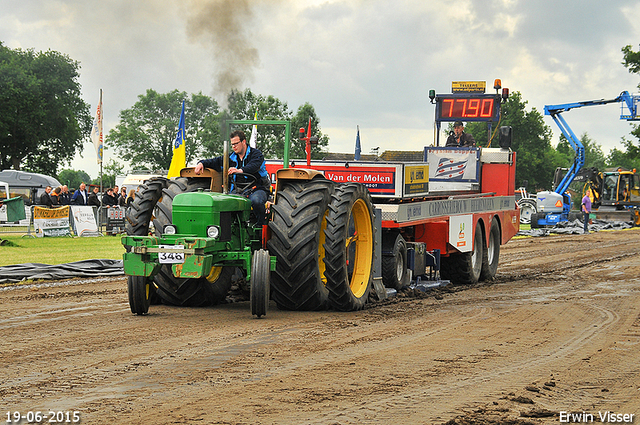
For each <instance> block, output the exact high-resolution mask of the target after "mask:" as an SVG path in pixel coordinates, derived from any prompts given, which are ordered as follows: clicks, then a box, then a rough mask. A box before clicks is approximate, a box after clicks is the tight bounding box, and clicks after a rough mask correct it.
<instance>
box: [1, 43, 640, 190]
mask: <svg viewBox="0 0 640 425" xmlns="http://www.w3.org/2000/svg"><path fill="white" fill-rule="evenodd" d="M622 54H623V62H622V65H623V66H625V67H626V68H627V69H628V70H629V72H631V73H634V74H640V51H634V50H633V49H632V47H631V46H625V47H623V48H622ZM79 75H80V74H79V63H78V62H76V61H73V60H72V59H71V58H69V57H68V56H67V55H65V54H62V53H59V52H55V51H51V50H49V51H47V52H35V51H34V50H32V49H29V50H22V49H15V50H12V49H9V48H7V47H6V46H4V45H3V44H2V42H0V169H8V168H13V169H16V170H20V169H23V170H26V171H32V172H39V173H43V174H47V175H51V176H56V177H57V178H58V179H59V180H60V181H61V182H63V183H64V184H68V185H69V186H70V187H74V184H79V181H85V182H88V181H87V180H86V179H87V178H88V177H89V176H88V175H87V174H86V172H84V171H76V170H71V169H68V168H64V166H65V165H67V166H68V165H69V164H70V163H71V160H72V158H73V157H74V156H75V153H76V152H82V150H83V142H84V141H87V140H88V139H89V132H90V129H91V124H92V117H91V114H90V111H89V106H88V105H87V104H86V103H85V102H84V101H83V100H82V99H81V97H80V84H79V83H78V78H79ZM639 87H640V85H639ZM225 101H226V107H224V108H222V107H221V105H220V104H219V103H218V102H217V101H216V100H215V99H213V98H211V97H209V96H207V95H204V94H202V93H201V92H200V93H197V94H187V93H186V92H181V91H178V90H174V91H171V92H169V93H158V92H156V91H155V90H153V89H148V90H147V91H146V93H144V94H140V95H139V96H138V100H137V101H136V103H135V104H134V105H133V106H132V107H131V108H129V109H125V110H122V111H120V114H119V123H118V124H117V125H116V126H115V128H113V129H112V130H111V131H109V133H108V134H107V135H106V138H105V148H107V149H113V151H114V152H115V153H116V156H117V158H120V159H122V160H124V161H127V162H128V163H129V164H130V165H131V167H132V168H133V169H139V170H151V171H153V170H166V169H168V168H169V164H170V163H171V158H172V154H173V141H174V139H175V137H176V133H177V130H178V128H177V126H178V117H179V116H180V112H181V107H182V102H184V104H185V120H186V123H185V124H186V125H185V127H186V140H187V143H186V158H187V163H190V162H193V160H194V159H198V158H203V157H212V156H216V155H220V154H221V153H222V131H223V130H222V123H223V122H224V121H225V120H228V119H253V118H254V116H255V114H256V112H257V116H258V119H267V120H289V121H291V134H290V137H291V140H292V141H293V143H292V146H291V153H290V157H292V158H303V157H305V152H304V144H303V143H300V142H297V139H298V129H299V128H301V127H303V128H305V129H306V128H307V123H308V121H309V118H311V126H312V134H313V135H316V136H318V138H319V142H318V144H317V145H314V146H312V157H313V158H314V159H319V158H322V157H323V156H324V155H325V153H326V151H327V149H328V145H329V137H328V136H327V135H325V134H323V133H322V131H321V128H320V118H319V117H318V116H317V114H316V112H315V109H314V107H313V105H312V104H310V103H305V104H304V105H301V106H299V107H298V108H297V109H296V111H295V112H293V111H292V110H291V109H290V108H289V106H288V105H287V103H286V102H284V101H282V100H280V99H278V98H276V97H274V96H272V95H261V94H256V93H253V92H252V91H251V90H250V89H246V90H244V91H237V90H236V91H232V92H231V93H230V94H229V95H228V97H227V98H226V99H225ZM502 109H503V114H502V118H501V122H500V123H499V125H501V126H502V125H509V126H512V127H513V145H512V149H513V150H514V151H516V152H517V163H518V166H517V167H516V185H518V186H520V185H523V184H524V183H525V182H526V183H528V188H529V189H530V190H533V191H536V190H540V189H550V188H551V185H552V181H553V175H554V172H555V169H556V167H569V166H570V165H571V164H572V162H573V157H574V154H573V149H572V148H571V147H570V145H569V143H568V142H567V140H566V139H564V137H563V136H561V137H560V143H559V144H558V145H557V146H556V147H554V146H553V145H552V144H551V136H552V132H551V129H550V127H549V126H547V125H545V124H544V120H543V116H542V114H541V113H540V112H538V111H537V110H536V109H535V108H532V109H530V110H528V109H527V101H525V100H524V99H523V96H522V94H521V93H520V92H514V93H512V94H511V96H510V97H509V99H508V100H507V101H506V103H505V104H504V105H503V107H502ZM631 126H632V130H631V132H630V135H629V137H624V138H623V139H622V140H621V149H618V148H614V149H612V150H611V152H609V154H607V155H605V154H604V153H603V151H602V147H601V146H600V145H599V144H598V143H597V142H595V141H593V140H591V138H590V137H589V136H588V134H587V133H583V134H582V136H581V141H582V143H583V144H584V145H585V150H586V161H585V167H597V168H599V169H604V168H607V167H618V166H621V167H625V168H628V169H632V168H636V169H640V126H638V125H634V124H632V125H631ZM466 130H467V131H468V132H470V133H471V134H473V136H474V137H475V139H476V140H478V141H487V140H489V135H488V129H487V127H486V124H484V123H470V124H469V125H468V126H467V129H466ZM258 134H259V139H258V142H259V146H260V149H261V150H262V151H263V153H264V154H265V157H267V158H282V156H283V151H284V139H285V137H284V127H278V126H261V127H260V128H259V131H258ZM247 137H249V135H248V134H247ZM493 143H494V146H495V145H497V143H496V142H495V141H494V142H493ZM481 144H482V145H483V146H486V144H485V143H481ZM123 169H124V165H123V164H122V163H120V162H119V161H117V160H114V159H111V160H110V161H108V162H107V163H106V164H105V167H104V169H103V171H104V174H103V177H104V180H103V185H104V186H113V185H114V184H115V176H116V175H117V174H121V173H122V172H123ZM94 183H98V182H97V181H96V180H95V179H94Z"/></svg>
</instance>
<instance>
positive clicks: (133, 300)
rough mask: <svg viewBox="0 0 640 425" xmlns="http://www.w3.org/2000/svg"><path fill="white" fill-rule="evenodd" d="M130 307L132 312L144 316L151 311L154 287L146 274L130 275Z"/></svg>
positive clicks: (128, 286)
mask: <svg viewBox="0 0 640 425" xmlns="http://www.w3.org/2000/svg"><path fill="white" fill-rule="evenodd" d="M127 288H128V290H129V307H131V312H132V313H133V314H137V315H138V316H143V315H145V314H147V313H148V312H149V305H150V304H151V292H152V291H153V287H152V285H151V281H150V280H149V278H147V277H144V276H128V277H127Z"/></svg>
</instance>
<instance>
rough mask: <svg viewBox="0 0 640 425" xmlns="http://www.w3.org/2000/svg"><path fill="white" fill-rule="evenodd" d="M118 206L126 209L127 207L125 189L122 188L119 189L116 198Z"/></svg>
mask: <svg viewBox="0 0 640 425" xmlns="http://www.w3.org/2000/svg"><path fill="white" fill-rule="evenodd" d="M118 206H121V207H126V206H127V188H126V187H124V186H122V189H120V196H119V197H118Z"/></svg>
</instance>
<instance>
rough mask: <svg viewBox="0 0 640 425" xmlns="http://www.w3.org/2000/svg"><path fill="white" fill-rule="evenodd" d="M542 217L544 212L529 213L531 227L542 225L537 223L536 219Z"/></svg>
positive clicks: (537, 227)
mask: <svg viewBox="0 0 640 425" xmlns="http://www.w3.org/2000/svg"><path fill="white" fill-rule="evenodd" d="M543 217H544V213H534V214H531V228H532V229H539V228H541V227H542V226H540V225H539V224H538V219H540V218H543Z"/></svg>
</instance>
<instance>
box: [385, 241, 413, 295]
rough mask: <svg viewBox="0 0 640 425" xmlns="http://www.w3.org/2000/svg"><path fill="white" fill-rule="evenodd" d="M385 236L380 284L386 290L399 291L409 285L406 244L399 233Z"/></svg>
mask: <svg viewBox="0 0 640 425" xmlns="http://www.w3.org/2000/svg"><path fill="white" fill-rule="evenodd" d="M386 236H387V237H386V240H385V242H383V249H382V251H383V252H382V283H384V286H386V287H387V288H392V289H396V290H400V289H402V288H404V287H405V286H407V285H409V270H408V269H407V243H406V242H405V240H404V238H403V237H402V235H401V234H400V233H398V234H397V235H396V234H395V233H390V234H388V235H386ZM394 236H395V237H394Z"/></svg>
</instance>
